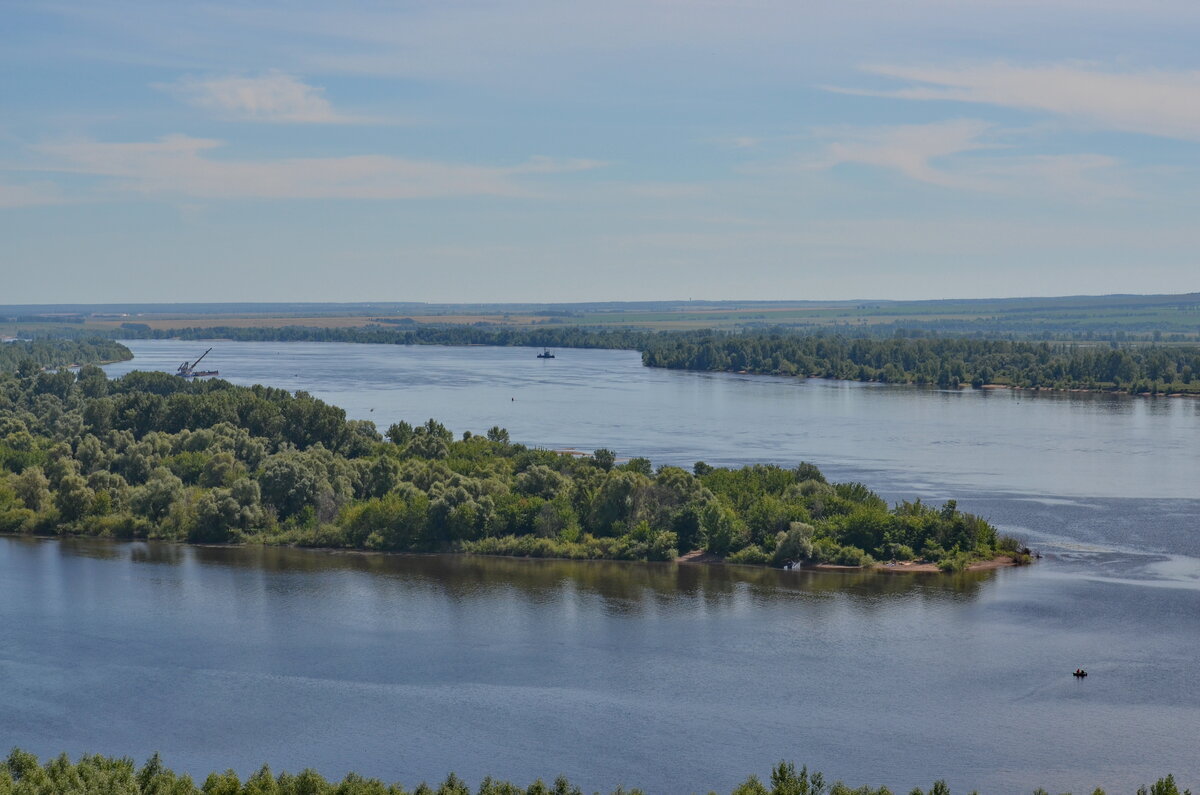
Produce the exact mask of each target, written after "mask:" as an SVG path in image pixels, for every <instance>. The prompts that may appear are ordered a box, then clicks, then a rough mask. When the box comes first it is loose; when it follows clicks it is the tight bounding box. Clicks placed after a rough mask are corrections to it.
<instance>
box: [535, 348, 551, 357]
mask: <svg viewBox="0 0 1200 795" xmlns="http://www.w3.org/2000/svg"><path fill="white" fill-rule="evenodd" d="M537 357H538V358H539V359H553V358H554V354H553V353H551V352H550V349H549V348H546V350H544V351H542V352H541V353H539V354H538V355H537Z"/></svg>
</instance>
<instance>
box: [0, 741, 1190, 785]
mask: <svg viewBox="0 0 1200 795" xmlns="http://www.w3.org/2000/svg"><path fill="white" fill-rule="evenodd" d="M410 792H411V793H412V795H473V793H476V794H477V795H583V791H582V790H581V789H580V788H579V787H577V786H575V785H573V784H571V782H570V781H569V780H568V779H567V778H566V777H564V776H559V777H557V778H555V779H554V780H553V782H552V783H550V784H547V783H545V781H543V780H542V779H538V780H536V781H534V782H533V783H532V784H530V785H529V786H527V787H522V786H520V785H519V784H513V783H511V782H508V781H501V780H497V779H493V778H491V777H488V778H485V779H484V780H483V781H482V782H480V784H479V786H478V787H477V788H476V789H474V790H472V788H471V786H470V785H469V784H467V783H466V782H465V781H463V779H461V778H459V777H458V776H457V775H455V774H453V773H451V774H449V775H448V776H447V777H446V779H445V780H444V781H443V782H442V783H441V784H439V785H433V786H431V785H429V784H426V783H421V784H418V785H417V786H416V787H415V788H414V789H412V790H407V789H405V788H404V787H403V786H402V785H400V784H387V783H385V782H383V781H381V780H379V779H373V778H366V777H364V776H361V775H359V774H357V773H348V774H347V775H346V776H345V777H344V778H342V779H341V780H340V781H329V780H327V779H326V778H325V777H324V776H322V775H321V774H320V773H318V772H317V771H315V770H311V769H309V770H302V771H301V772H299V773H279V774H278V775H276V774H275V773H273V772H272V771H271V769H270V768H269V767H267V766H266V765H263V767H262V768H260V769H259V770H258V772H256V773H254V774H252V775H250V776H248V777H247V778H246V779H245V780H244V781H243V780H242V779H241V778H240V777H239V776H238V774H237V773H236V772H234V771H233V770H226V771H225V772H223V773H216V772H214V773H210V774H209V775H208V776H207V777H206V778H205V779H204V783H203V784H200V785H197V784H196V782H195V781H194V780H193V779H192V777H191V776H189V775H186V774H180V773H176V772H175V771H173V770H172V769H171V768H169V767H167V766H166V765H165V764H164V763H163V760H162V757H160V756H159V755H158V754H155V755H154V756H152V757H151V758H150V759H148V760H147V761H146V763H145V764H143V765H142V766H140V767H139V766H137V764H136V763H134V761H133V760H132V759H130V758H129V757H123V758H116V757H109V756H102V755H100V754H85V755H83V756H81V757H79V760H78V761H77V762H72V761H71V759H70V757H68V756H67V755H66V754H63V755H61V756H58V757H56V758H54V759H48V760H46V762H45V763H42V762H40V760H39V759H38V758H37V757H36V756H34V755H33V754H31V753H28V752H26V751H22V750H20V749H14V750H13V751H12V752H11V753H10V754H9V755H8V758H7V759H6V760H5V761H4V763H3V764H2V765H0V795H61V794H62V793H71V794H72V795H114V794H116V793H120V795H151V794H152V793H153V795H268V794H269V795H408V793H410ZM612 793H613V795H643V793H642V790H640V789H637V788H633V789H625V787H624V786H618V787H617V788H616V789H615V790H613V791H612ZM732 795H893V793H892V790H890V789H888V788H887V787H886V786H884V787H871V786H867V785H864V786H861V787H858V788H851V787H850V786H848V785H846V784H843V783H842V782H841V781H836V782H834V783H833V784H829V783H828V782H827V781H826V780H825V776H824V775H823V774H822V773H820V772H816V771H813V772H810V771H809V770H808V768H807V767H802V768H800V769H799V770H797V769H796V766H795V765H794V764H792V763H790V762H780V763H779V764H778V765H776V766H775V767H774V768H772V770H771V773H770V775H769V776H768V777H767V779H766V780H765V781H764V780H762V779H760V778H759V777H758V776H754V775H752V776H750V777H749V778H747V779H746V781H745V782H743V783H742V784H739V785H738V786H737V787H735V788H734V789H733V791H732ZM909 795H926V793H925V791H924V790H922V789H920V788H919V787H918V788H916V789H913V790H911V791H910V792H909ZM928 795H950V788H949V787H948V786H947V785H946V782H945V781H935V782H934V783H933V785H932V786H931V787H930V788H929V790H928ZM1033 795H1049V793H1047V792H1046V790H1044V789H1042V788H1040V787H1039V788H1037V789H1035V790H1034V791H1033ZM1067 795H1070V794H1069V793H1067ZM1092 795H1104V790H1102V789H1099V788H1097V789H1095V790H1093V792H1092ZM1137 795H1190V792H1189V791H1188V790H1182V791H1181V790H1180V789H1179V786H1178V785H1177V784H1176V783H1175V777H1174V776H1172V775H1168V776H1165V777H1164V778H1160V779H1158V780H1157V781H1155V782H1154V783H1153V784H1151V785H1149V786H1148V787H1140V788H1139V789H1138V791H1137Z"/></svg>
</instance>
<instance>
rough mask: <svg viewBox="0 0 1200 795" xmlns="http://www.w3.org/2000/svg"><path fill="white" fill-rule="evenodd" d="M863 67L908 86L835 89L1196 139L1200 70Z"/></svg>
mask: <svg viewBox="0 0 1200 795" xmlns="http://www.w3.org/2000/svg"><path fill="white" fill-rule="evenodd" d="M863 68H864V70H865V71H867V72H870V73H872V74H876V75H881V76H884V77H888V78H893V79H896V80H904V81H908V82H910V83H912V85H910V86H908V87H906V88H901V89H897V90H890V91H887V90H885V91H859V90H855V89H838V88H835V89H832V90H835V91H842V92H846V93H860V94H869V95H872V96H881V97H890V98H896V99H912V100H940V101H954V102H971V103H980V104H987V105H998V106H1001V107H1007V108H1015V109H1020V110H1033V111H1043V112H1047V113H1051V114H1054V115H1057V116H1062V117H1064V118H1068V119H1073V120H1077V121H1080V122H1084V123H1086V124H1089V125H1092V126H1095V127H1099V128H1103V129H1110V130H1120V131H1123V132H1134V133H1143V134H1146V135H1155V136H1160V137H1165V138H1178V139H1183V140H1200V71H1168V70H1161V69H1156V70H1143V71H1125V72H1120V71H1105V70H1102V69H1099V68H1096V67H1094V66H1090V65H1081V64H1057V65H1048V66H1014V65H1012V64H1008V63H993V64H986V65H973V66H961V67H907V66H891V65H875V66H866V67H863Z"/></svg>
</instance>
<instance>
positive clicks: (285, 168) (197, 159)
mask: <svg viewBox="0 0 1200 795" xmlns="http://www.w3.org/2000/svg"><path fill="white" fill-rule="evenodd" d="M221 145H222V142H221V141H217V140H212V139H207V138H192V137H188V136H184V135H172V136H167V137H165V138H161V139H159V140H157V141H146V142H134V143H108V142H99V141H76V142H69V143H54V144H42V145H40V146H37V147H34V149H35V150H36V151H37V152H39V153H40V154H41V155H42V156H44V157H46V158H48V161H47V162H45V163H43V164H39V165H38V168H39V169H40V170H43V171H48V172H63V173H74V174H84V175H91V176H95V177H106V178H109V179H110V180H111V182H110V183H109V187H111V188H112V189H115V190H120V191H125V192H136V193H144V194H168V195H171V194H173V195H183V196H192V197H199V198H211V199H232V198H261V199H419V198H446V197H459V196H508V197H530V196H535V195H537V190H536V187H535V186H533V185H531V184H530V183H529V182H528V181H527V179H528V178H530V177H535V176H538V175H553V174H565V173H569V172H576V171H585V170H589V169H593V168H597V167H599V166H601V165H602V164H601V163H599V162H598V161H593V160H579V159H555V158H548V157H534V158H530V159H529V160H526V161H525V162H523V163H519V164H517V165H513V166H500V167H497V166H480V165H474V164H468V163H451V162H442V161H432V160H411V159H405V158H398V157H391V156H387V155H356V156H346V157H311V158H286V159H279V160H225V159H218V158H216V157H213V156H212V154H213V152H214V151H215V150H217V149H218V148H219V147H220V146H221Z"/></svg>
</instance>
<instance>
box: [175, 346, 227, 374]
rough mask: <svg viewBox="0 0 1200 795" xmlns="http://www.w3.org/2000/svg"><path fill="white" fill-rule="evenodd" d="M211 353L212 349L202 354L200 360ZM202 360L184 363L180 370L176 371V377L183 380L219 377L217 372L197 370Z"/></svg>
mask: <svg viewBox="0 0 1200 795" xmlns="http://www.w3.org/2000/svg"><path fill="white" fill-rule="evenodd" d="M211 351H212V348H209V349H208V350H207V351H205V352H204V353H202V354H200V359H203V358H204V357H205V356H208V354H209V353H210V352H211ZM200 359H197V360H196V361H194V362H184V363H183V364H181V365H179V369H178V370H176V371H175V375H177V376H179V377H181V378H204V377H207V376H213V375H218V373H217V371H216V370H197V369H196V365H198V364H200Z"/></svg>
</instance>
